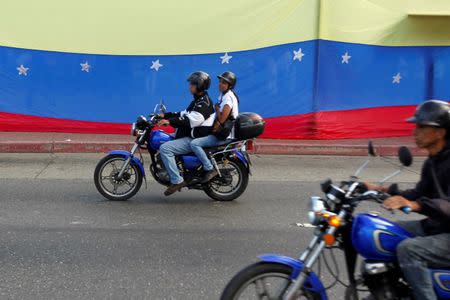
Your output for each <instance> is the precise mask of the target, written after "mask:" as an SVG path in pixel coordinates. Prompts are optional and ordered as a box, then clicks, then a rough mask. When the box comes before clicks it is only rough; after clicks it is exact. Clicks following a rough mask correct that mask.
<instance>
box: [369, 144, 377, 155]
mask: <svg viewBox="0 0 450 300" xmlns="http://www.w3.org/2000/svg"><path fill="white" fill-rule="evenodd" d="M367 152H368V153H369V155H370V156H376V154H375V148H374V146H373V143H372V141H369V144H368V145H367Z"/></svg>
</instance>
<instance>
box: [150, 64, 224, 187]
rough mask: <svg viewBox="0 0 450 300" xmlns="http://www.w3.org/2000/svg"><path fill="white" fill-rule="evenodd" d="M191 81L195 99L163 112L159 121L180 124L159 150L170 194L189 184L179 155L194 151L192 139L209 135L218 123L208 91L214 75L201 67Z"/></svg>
mask: <svg viewBox="0 0 450 300" xmlns="http://www.w3.org/2000/svg"><path fill="white" fill-rule="evenodd" d="M188 82H189V89H190V92H191V94H192V95H193V96H194V99H193V100H192V102H191V103H190V104H189V106H188V107H187V108H186V110H184V111H182V112H177V113H165V114H162V115H161V117H163V119H162V120H161V121H160V122H159V123H158V125H159V126H163V125H171V126H172V127H174V128H176V134H175V139H174V140H172V141H169V142H167V143H164V144H163V145H161V147H160V150H159V151H160V154H161V159H162V161H163V163H164V166H165V167H166V170H167V172H168V173H169V177H170V183H171V184H170V186H169V187H168V188H167V190H166V191H165V192H164V195H166V196H169V195H171V194H173V193H175V192H176V191H178V190H180V189H181V188H183V187H184V186H186V182H185V181H184V179H183V177H181V176H180V172H179V170H178V167H177V163H176V160H175V156H177V155H182V154H187V153H190V152H191V151H192V150H191V146H190V142H191V140H192V139H193V138H198V137H203V136H206V135H208V134H209V133H210V132H211V129H212V126H213V124H214V117H215V116H214V106H213V103H212V101H211V99H210V98H209V95H208V92H207V90H208V88H209V86H210V85H211V78H210V77H209V75H208V74H207V73H205V72H203V71H198V72H194V73H192V74H191V75H190V76H189V77H188Z"/></svg>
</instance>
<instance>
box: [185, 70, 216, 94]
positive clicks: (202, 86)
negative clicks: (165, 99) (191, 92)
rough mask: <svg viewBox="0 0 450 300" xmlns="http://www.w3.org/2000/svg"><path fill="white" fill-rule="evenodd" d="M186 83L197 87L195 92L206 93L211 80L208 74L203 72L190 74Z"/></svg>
mask: <svg viewBox="0 0 450 300" xmlns="http://www.w3.org/2000/svg"><path fill="white" fill-rule="evenodd" d="M187 81H189V83H190V84H192V85H194V86H195V87H197V90H198V91H199V92H204V91H206V90H207V89H209V86H210V85H211V78H210V77H209V74H208V73H206V72H203V71H197V72H194V73H192V74H191V75H189V77H188V79H187Z"/></svg>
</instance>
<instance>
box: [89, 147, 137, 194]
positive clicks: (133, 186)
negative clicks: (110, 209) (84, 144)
mask: <svg viewBox="0 0 450 300" xmlns="http://www.w3.org/2000/svg"><path fill="white" fill-rule="evenodd" d="M125 161H126V159H125V158H124V157H123V156H121V155H108V156H105V157H104V158H102V159H101V160H100V161H99V162H98V164H97V166H96V167H95V172H94V183H95V187H96V188H97V190H98V191H99V193H100V194H102V195H103V196H104V197H105V198H107V199H109V200H112V201H125V200H128V199H130V198H131V197H133V196H134V195H135V194H136V193H137V192H138V191H139V189H140V188H141V185H142V179H143V175H142V172H141V169H140V168H139V167H138V166H137V165H135V164H130V165H129V166H128V168H127V169H126V171H125V172H124V176H125V179H122V180H117V179H116V178H115V175H117V174H118V172H119V170H120V168H121V167H122V166H123V164H124V163H125ZM116 163H117V165H116ZM109 165H110V166H111V170H105V169H106V167H107V166H109ZM113 166H114V167H113ZM105 172H106V173H105ZM128 176H129V178H128ZM132 177H134V180H133V181H131V182H130V179H131V178H132ZM108 182H109V183H110V184H111V185H112V190H110V189H108V188H107V186H106V185H107V183H108ZM122 186H128V187H129V188H128V189H127V190H126V191H125V192H123V193H119V192H118V190H119V187H122Z"/></svg>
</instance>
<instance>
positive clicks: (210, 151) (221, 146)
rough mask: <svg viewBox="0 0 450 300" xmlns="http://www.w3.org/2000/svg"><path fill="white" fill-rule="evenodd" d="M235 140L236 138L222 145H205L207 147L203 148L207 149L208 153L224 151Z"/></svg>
mask: <svg viewBox="0 0 450 300" xmlns="http://www.w3.org/2000/svg"><path fill="white" fill-rule="evenodd" d="M235 141H236V140H230V141H229V142H228V143H226V144H223V145H220V146H213V147H205V148H203V150H205V152H207V153H208V152H209V153H214V152H219V151H223V150H224V149H225V148H226V147H227V146H228V145H229V144H230V143H232V142H235Z"/></svg>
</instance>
